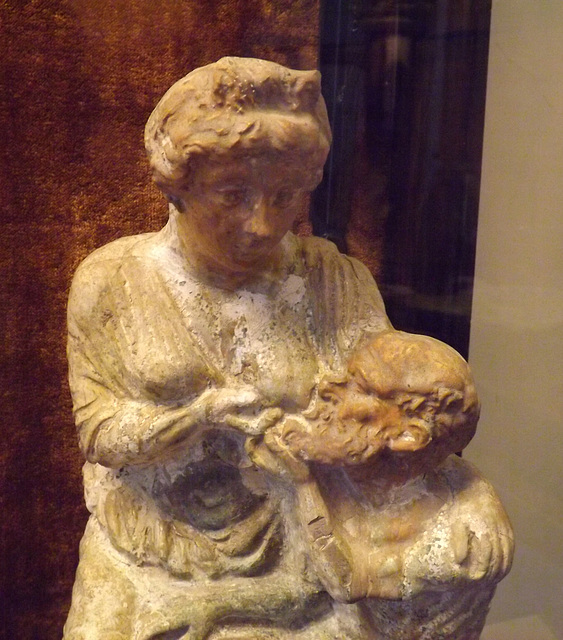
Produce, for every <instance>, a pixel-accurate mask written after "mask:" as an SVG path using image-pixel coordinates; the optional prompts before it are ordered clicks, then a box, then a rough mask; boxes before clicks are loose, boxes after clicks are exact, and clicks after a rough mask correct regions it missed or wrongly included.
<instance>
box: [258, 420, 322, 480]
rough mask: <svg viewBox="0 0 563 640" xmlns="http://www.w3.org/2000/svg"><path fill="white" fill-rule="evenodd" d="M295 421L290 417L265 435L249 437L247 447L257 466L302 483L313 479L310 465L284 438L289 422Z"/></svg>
mask: <svg viewBox="0 0 563 640" xmlns="http://www.w3.org/2000/svg"><path fill="white" fill-rule="evenodd" d="M295 421H296V418H293V417H288V418H286V419H285V420H284V421H282V422H280V423H278V424H277V425H276V426H275V427H274V428H270V429H268V430H266V432H265V433H264V434H263V435H260V436H256V437H251V438H248V440H247V441H246V444H245V448H246V452H247V454H248V457H249V458H250V459H251V461H252V462H253V463H254V464H255V465H256V466H258V467H260V468H261V469H264V470H265V471H268V472H269V473H271V474H272V475H275V476H281V477H285V478H286V479H287V480H289V481H291V482H292V483H298V484H302V483H304V482H308V481H309V480H310V479H311V473H310V470H309V465H308V464H307V462H305V460H303V459H301V458H300V457H298V455H297V454H296V452H294V451H292V450H291V449H290V448H289V447H288V445H287V443H286V442H285V441H284V439H283V434H284V433H285V430H286V428H287V426H288V424H290V423H292V422H295Z"/></svg>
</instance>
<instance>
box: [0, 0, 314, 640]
mask: <svg viewBox="0 0 563 640" xmlns="http://www.w3.org/2000/svg"><path fill="white" fill-rule="evenodd" d="M317 5H318V1H317V0H4V1H3V2H1V3H0V29H1V44H0V51H1V52H2V57H1V58H0V72H1V74H2V78H1V81H0V82H1V87H2V88H1V91H2V94H1V96H0V140H1V145H2V154H1V159H0V199H1V206H2V209H1V210H2V232H1V234H0V238H1V240H0V242H1V245H2V247H1V254H0V255H1V258H0V259H1V262H2V274H3V275H2V280H1V282H2V287H1V294H0V295H1V297H0V303H1V305H2V314H1V317H2V323H3V324H2V335H3V338H4V339H3V346H2V358H3V365H4V366H3V367H2V373H1V375H2V379H1V391H2V397H3V409H2V420H3V429H2V433H3V438H2V445H1V446H0V472H1V475H0V478H1V479H0V488H1V493H0V506H1V512H0V532H1V539H2V556H1V563H0V576H1V581H2V591H3V593H2V594H1V608H0V634H1V635H2V637H3V638H10V639H13V640H16V639H17V640H26V639H30V640H31V639H33V640H36V639H43V638H45V639H48V640H51V639H52V640H55V639H57V638H60V636H61V630H62V625H63V622H64V619H65V616H66V611H67V609H68V605H69V601H70V594H71V588H72V582H73V577H74V571H75V568H76V563H77V554H78V542H79V539H80V536H81V533H82V530H83V528H84V525H85V522H86V518H87V513H86V509H85V507H84V506H83V499H82V487H81V484H82V483H81V476H80V468H81V456H80V453H79V451H78V448H77V446H76V440H75V432H74V427H73V423H72V418H71V404H70V397H69V392H68V387H67V382H66V359H65V351H64V350H65V304H66V297H67V290H68V286H69V283H70V279H71V276H72V273H73V271H74V269H75V268H76V266H77V264H78V262H79V261H80V260H81V259H82V258H83V257H84V256H86V254H88V253H90V252H91V251H92V250H93V249H94V248H95V247H98V246H100V245H103V244H105V243H107V242H109V241H110V240H112V239H114V238H117V237H119V236H122V235H128V234H134V233H138V232H142V231H149V230H155V229H157V228H159V227H160V226H161V225H162V224H163V223H164V221H165V219H166V206H165V203H164V199H163V198H162V197H161V196H160V195H159V194H158V192H157V190H156V188H154V187H153V186H152V185H151V184H150V180H149V174H148V171H147V167H146V163H145V160H144V150H143V143H142V134H143V127H144V123H145V121H146V119H147V117H148V115H149V113H150V111H151V109H152V108H153V106H154V105H155V104H156V101H157V100H158V98H159V97H160V96H161V95H162V93H163V92H164V91H165V90H166V89H167V88H168V86H169V85H170V84H171V83H172V82H173V81H174V80H176V79H178V78H180V77H181V76H183V75H184V74H185V73H187V72H188V71H189V70H191V69H192V68H194V67H196V66H200V65H203V64H206V63H209V62H212V61H214V60H216V59H217V58H219V57H221V56H222V55H227V54H230V55H242V56H255V57H264V58H269V59H272V60H275V61H278V62H281V63H283V64H287V65H288V66H292V67H296V68H312V67H315V66H316V63H317V45H318V42H317V40H318V6H317Z"/></svg>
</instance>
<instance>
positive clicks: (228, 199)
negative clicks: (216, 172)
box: [217, 189, 246, 207]
mask: <svg viewBox="0 0 563 640" xmlns="http://www.w3.org/2000/svg"><path fill="white" fill-rule="evenodd" d="M217 196H218V200H219V202H220V203H221V205H222V206H224V207H236V206H238V205H239V204H241V203H242V202H244V200H245V198H246V191H245V190H244V189H221V190H220V191H217Z"/></svg>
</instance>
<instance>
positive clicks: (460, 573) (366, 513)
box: [64, 58, 513, 640]
mask: <svg viewBox="0 0 563 640" xmlns="http://www.w3.org/2000/svg"><path fill="white" fill-rule="evenodd" d="M145 140H146V146H147V150H148V154H149V159H150V162H151V166H152V168H153V173H154V178H155V180H156V182H157V184H158V185H159V186H160V188H161V189H162V191H163V192H164V194H165V195H166V196H167V198H168V199H169V201H170V220H169V223H168V224H167V226H166V227H165V228H164V229H162V231H160V232H158V233H155V234H145V235H141V236H136V237H128V238H123V239H121V240H117V241H115V242H113V243H111V244H109V245H107V246H105V247H103V248H101V249H99V250H98V251H96V252H94V253H93V254H92V255H90V256H89V257H88V258H87V259H86V260H85V261H84V262H83V263H82V265H81V266H80V267H79V269H78V271H77V273H76V276H75V278H74V282H73V285H72V290H71V294H70V301H69V312H68V322H69V343H68V357H69V363H70V382H71V388H72V394H73V402H74V412H75V418H76V423H77V426H78V432H79V438H80V444H81V447H82V450H83V452H84V455H85V457H86V460H87V462H86V464H85V466H84V485H85V493H86V502H87V505H88V508H89V510H90V512H91V514H92V515H91V517H90V521H89V523H88V526H87V529H86V532H85V534H84V538H83V540H82V544H81V556H80V557H81V559H80V565H79V568H78V572H77V578H76V583H75V587H74V593H73V603H72V608H71V611H70V614H69V617H68V620H67V624H66V626H65V632H64V637H65V639H66V640H78V639H83V640H86V639H88V640H95V639H98V638H99V639H100V640H102V639H103V640H108V639H117V638H119V639H124V638H131V639H135V640H145V639H149V638H152V639H154V640H156V639H157V638H160V639H165V638H167V639H172V638H176V639H177V638H185V639H190V640H203V639H207V638H209V639H210V640H214V639H216V640H219V639H221V638H223V639H227V638H229V639H235V638H237V639H243V638H244V639H247V640H250V639H254V640H256V639H266V638H268V639H280V640H281V639H288V640H289V639H290V638H291V639H296V640H299V639H303V640H305V639H311V640H334V639H335V638H349V639H352V640H353V639H357V640H360V639H368V638H369V639H371V638H373V639H378V638H381V639H384V638H385V639H389V640H415V639H418V638H420V639H428V640H430V639H432V640H437V639H440V638H441V639H446V638H447V639H449V640H453V639H458V640H471V639H472V638H478V637H479V633H480V630H481V628H482V626H483V624H484V619H485V615H486V613H487V609H488V605H489V602H490V599H491V597H492V595H493V593H494V589H495V585H496V583H497V582H498V581H499V580H500V579H501V578H502V577H503V576H504V575H505V574H506V573H507V571H508V569H509V567H510V562H511V558H512V547H513V543H512V531H511V528H510V523H509V522H508V519H507V517H506V514H505V513H504V510H503V508H502V506H501V505H500V503H499V501H498V498H497V497H496V495H495V493H494V491H493V489H492V488H491V487H490V485H489V484H488V483H487V482H486V481H485V480H484V479H483V478H481V477H480V475H479V474H478V472H477V471H476V470H475V469H474V468H473V467H472V466H470V465H469V464H468V463H466V462H464V461H462V460H461V459H459V458H457V457H455V456H453V455H452V454H453V453H454V452H455V451H458V450H460V449H461V448H463V447H464V446H465V445H466V444H467V443H468V442H469V440H470V439H471V437H472V436H473V434H474V432H475V426H476V423H477V420H478V415H479V403H478V400H477V396H476V393H475V388H474V384H473V381H472V378H471V374H470V372H469V369H468V367H467V365H466V363H465V362H464V361H463V359H462V358H461V357H460V356H459V355H458V354H457V353H456V352H455V351H453V350H452V349H450V348H449V347H447V346H446V345H443V344H442V343H439V342H437V341H435V340H432V339H430V338H426V337H422V336H413V335H409V334H405V333H402V332H398V331H395V330H394V329H393V328H392V327H391V326H390V323H389V321H388V319H387V317H386V315H385V310H384V306H383V303H382V300H381V297H380V295H379V292H378V290H377V287H376V285H375V283H374V281H373V279H372V277H371V275H370V274H369V272H368V271H367V269H366V268H365V267H363V266H362V265H361V264H360V263H359V262H357V261H355V260H353V259H351V258H348V257H346V256H344V255H342V254H340V253H338V251H337V250H336V248H335V247H334V246H333V245H331V244H330V243H328V242H326V241H324V240H321V239H318V238H297V237H295V236H293V235H292V234H291V233H290V231H289V229H290V228H291V225H292V223H293V220H294V213H293V212H294V211H295V210H296V203H298V201H299V199H300V198H303V197H305V195H306V194H307V193H308V192H310V191H311V190H312V189H314V187H315V186H316V184H317V183H318V181H319V180H320V177H321V173H322V166H323V164H324V161H325V158H326V154H327V152H328V148H329V144H330V130H329V126H328V121H327V118H326V111H325V108H324V102H323V100H322V97H321V96H320V83H319V76H318V73H316V72H312V71H311V72H308V71H307V72H301V71H291V70H289V69H285V68H284V67H280V66H278V65H275V64H273V63H269V62H264V61H259V60H251V59H237V58H224V59H222V60H220V61H219V62H217V63H216V64H214V65H210V66H208V67H204V68H201V69H197V70H195V71H194V72H192V73H191V74H189V75H188V76H186V77H185V78H184V79H182V80H180V81H179V82H178V83H176V84H175V85H174V86H173V87H172V88H171V89H170V90H169V92H168V93H167V94H166V95H165V96H164V98H163V99H162V101H161V102H160V103H159V105H158V106H157V108H156V109H155V111H154V112H153V114H152V115H151V118H150V119H149V122H148V124H147V128H146V137H145Z"/></svg>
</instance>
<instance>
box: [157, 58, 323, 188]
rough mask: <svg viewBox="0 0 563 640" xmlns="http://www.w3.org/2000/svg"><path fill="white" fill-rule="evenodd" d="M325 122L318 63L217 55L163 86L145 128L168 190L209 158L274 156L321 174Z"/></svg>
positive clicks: (307, 178)
mask: <svg viewBox="0 0 563 640" xmlns="http://www.w3.org/2000/svg"><path fill="white" fill-rule="evenodd" d="M330 139H331V135H330V127H329V124H328V119H327V115H326V108H325V104H324V101H323V98H322V96H321V93H320V75H319V73H318V72H317V71H294V70H291V69H287V68H286V67H283V66H281V65H278V64H275V63H273V62H268V61H265V60H255V59H252V58H222V59H221V60H219V61H218V62H215V63H213V64H210V65H207V66H205V67H201V68H199V69H196V70H195V71H192V72H191V73H189V74H188V75H187V76H185V77H184V78H182V79H181V80H179V81H178V82H176V83H175V84H174V85H172V87H171V88H170V89H169V90H168V91H167V92H166V94H165V95H164V97H163V98H162V99H161V101H160V102H159V103H158V105H157V107H156V108H155V110H154V111H153V113H152V114H151V116H150V118H149V120H148V122H147V126H146V129H145V146H146V149H147V153H148V156H149V161H150V164H151V167H152V170H153V175H154V179H155V181H156V183H157V184H158V185H159V187H160V188H161V189H162V190H163V191H164V193H165V194H166V195H168V196H169V197H171V198H174V197H176V195H177V193H178V191H185V189H186V188H187V186H188V185H189V183H190V181H191V179H192V176H193V174H194V172H197V168H198V163H200V162H202V161H203V162H205V160H206V159H211V160H220V159H221V158H232V159H235V158H248V157H250V156H252V157H260V156H261V155H265V156H268V157H272V156H276V155H277V156H279V157H280V159H281V158H285V159H286V161H288V162H292V163H295V164H297V165H299V166H300V167H301V173H302V175H303V177H304V183H305V184H306V186H307V188H308V189H309V190H312V189H313V188H314V187H315V186H316V185H317V184H318V182H319V181H320V179H321V176H322V167H323V165H324V162H325V159H326V155H327V153H328V149H329V145H330Z"/></svg>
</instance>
